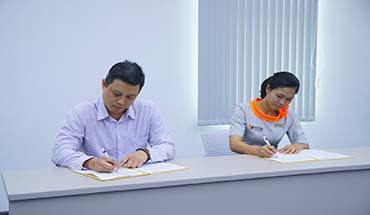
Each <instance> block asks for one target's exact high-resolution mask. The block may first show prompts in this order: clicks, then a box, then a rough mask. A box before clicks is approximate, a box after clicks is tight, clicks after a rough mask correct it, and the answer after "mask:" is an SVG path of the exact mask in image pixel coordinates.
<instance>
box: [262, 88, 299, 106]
mask: <svg viewBox="0 0 370 215" xmlns="http://www.w3.org/2000/svg"><path fill="white" fill-rule="evenodd" d="M295 94H296V88H295V87H280V88H276V89H273V90H271V89H270V85H267V87H266V97H265V99H266V100H267V103H268V105H269V106H270V108H271V109H272V110H274V111H275V110H279V109H280V108H283V107H285V106H287V105H289V104H290V102H291V101H292V100H293V98H294V96H295Z"/></svg>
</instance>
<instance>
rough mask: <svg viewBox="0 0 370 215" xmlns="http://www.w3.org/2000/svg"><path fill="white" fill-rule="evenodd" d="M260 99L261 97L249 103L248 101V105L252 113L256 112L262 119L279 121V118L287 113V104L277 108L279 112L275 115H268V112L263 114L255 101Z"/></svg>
mask: <svg viewBox="0 0 370 215" xmlns="http://www.w3.org/2000/svg"><path fill="white" fill-rule="evenodd" d="M261 100H262V99H261V98H255V99H253V100H252V101H251V102H250V103H249V106H250V107H251V109H252V111H253V113H254V114H256V115H257V116H258V117H260V118H261V119H264V120H266V121H268V122H276V121H279V120H280V119H282V118H284V117H286V115H287V114H288V108H289V105H287V106H285V107H283V108H280V109H279V113H278V115H277V116H271V115H268V114H265V113H264V112H263V111H262V110H261V109H259V107H258V106H257V102H258V101H261Z"/></svg>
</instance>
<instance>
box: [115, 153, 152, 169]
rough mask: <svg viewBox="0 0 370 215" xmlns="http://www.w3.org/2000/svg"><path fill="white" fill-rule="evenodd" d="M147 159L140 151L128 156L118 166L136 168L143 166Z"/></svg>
mask: <svg viewBox="0 0 370 215" xmlns="http://www.w3.org/2000/svg"><path fill="white" fill-rule="evenodd" d="M147 159H148V155H147V154H146V153H145V152H143V151H142V150H138V151H136V152H133V153H130V154H128V155H127V156H126V157H125V158H124V159H123V160H122V161H121V163H120V166H123V167H127V168H136V167H140V166H142V165H143V164H144V162H145V161H146V160H147Z"/></svg>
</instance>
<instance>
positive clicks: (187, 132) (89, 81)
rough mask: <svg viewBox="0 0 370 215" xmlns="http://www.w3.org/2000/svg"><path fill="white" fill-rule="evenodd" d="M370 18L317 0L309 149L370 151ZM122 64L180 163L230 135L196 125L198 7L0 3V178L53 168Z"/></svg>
mask: <svg viewBox="0 0 370 215" xmlns="http://www.w3.org/2000/svg"><path fill="white" fill-rule="evenodd" d="M368 11H370V6H369V1H367V0H352V1H347V0H322V1H320V11H319V13H320V17H319V22H320V24H319V25H320V27H319V50H318V56H319V71H318V77H319V88H318V90H317V121H316V122H315V123H307V124H304V128H305V130H306V133H307V135H308V137H309V139H310V142H311V144H312V145H313V146H314V147H317V148H330V147H337V146H339V147H346V146H363V145H369V142H368V140H369V139H370V138H369V135H370V134H369V131H370V129H369V128H370V112H369V111H370V107H369V106H370V105H369V102H370V99H369V94H368V93H367V91H368V90H367V87H366V86H367V83H368V82H369V81H370V75H369V72H368V71H370V61H369V59H370V55H369V50H370V41H369V38H370V28H369V22H368V20H370V13H368ZM126 58H127V59H129V60H133V61H137V62H138V63H139V64H141V65H142V67H143V69H144V72H145V73H146V75H147V82H146V86H145V87H144V89H143V92H142V95H141V97H142V98H144V99H150V100H153V101H155V102H156V103H157V104H158V105H159V107H160V108H161V110H162V113H163V114H164V116H165V118H166V119H167V123H168V126H169V128H170V131H171V133H172V135H173V137H174V139H175V140H176V142H177V152H178V153H177V155H178V158H183V157H193V156H201V155H202V154H203V148H202V145H201V140H200V137H199V134H200V133H202V132H207V131H210V130H217V129H225V128H226V127H216V128H215V127H203V128H198V127H197V126H196V110H197V109H196V108H197V105H196V101H197V77H196V76H197V71H196V70H197V0H131V1H130V0H120V1H119V0H110V1H88V0H85V1H82V0H81V1H72V0H68V1H53V2H51V1H48V0H33V1H31V0H29V1H14V0H2V1H0V74H1V77H3V83H2V84H1V85H0V90H1V91H2V92H3V93H2V95H1V99H0V100H1V110H0V121H1V122H2V126H1V127H0V144H1V150H0V170H1V171H4V170H5V171H9V170H13V169H25V168H30V167H47V166H51V165H52V164H51V162H50V155H51V149H52V146H53V144H54V141H55V136H56V134H57V132H58V129H59V127H60V125H61V123H62V121H63V118H64V115H65V113H66V112H67V111H68V110H69V109H70V108H71V107H72V106H74V105H75V104H77V103H78V102H80V101H83V100H85V99H87V98H89V97H93V96H96V95H99V94H100V82H101V79H102V78H103V77H104V76H105V74H106V72H107V70H108V69H109V68H110V67H111V66H112V65H113V64H114V63H116V62H117V61H119V60H123V59H126ZM354 113H355V114H356V115H355V114H354ZM0 183H1V181H0ZM2 189H3V187H2V186H0V211H3V210H7V209H8V203H7V200H6V196H5V192H4V191H3V190H2Z"/></svg>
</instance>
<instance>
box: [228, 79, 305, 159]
mask: <svg viewBox="0 0 370 215" xmlns="http://www.w3.org/2000/svg"><path fill="white" fill-rule="evenodd" d="M298 90H299V80H298V79H297V77H296V76H294V75H293V74H292V73H289V72H277V73H274V75H272V76H271V77H269V78H267V79H266V80H265V81H263V82H262V84H261V91H260V93H261V95H260V98H255V99H254V100H252V101H251V102H244V103H241V104H239V105H238V106H237V107H236V108H235V111H234V114H233V115H232V118H231V126H230V148H231V150H232V151H234V152H237V153H240V154H252V155H258V156H260V157H271V156H272V155H274V154H275V153H277V152H280V153H285V154H293V153H298V152H299V151H300V150H302V149H308V148H309V145H308V143H307V138H306V136H305V134H304V132H303V130H302V127H301V125H300V123H299V122H298V119H297V117H296V116H295V113H294V111H293V110H292V109H289V104H290V102H291V101H292V100H293V98H294V96H295V95H296V94H297V93H298ZM285 134H287V135H288V138H289V140H290V144H288V145H286V146H285V147H283V148H281V149H279V150H278V149H277V148H278V144H279V142H280V141H281V139H282V138H283V136H284V135H285Z"/></svg>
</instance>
